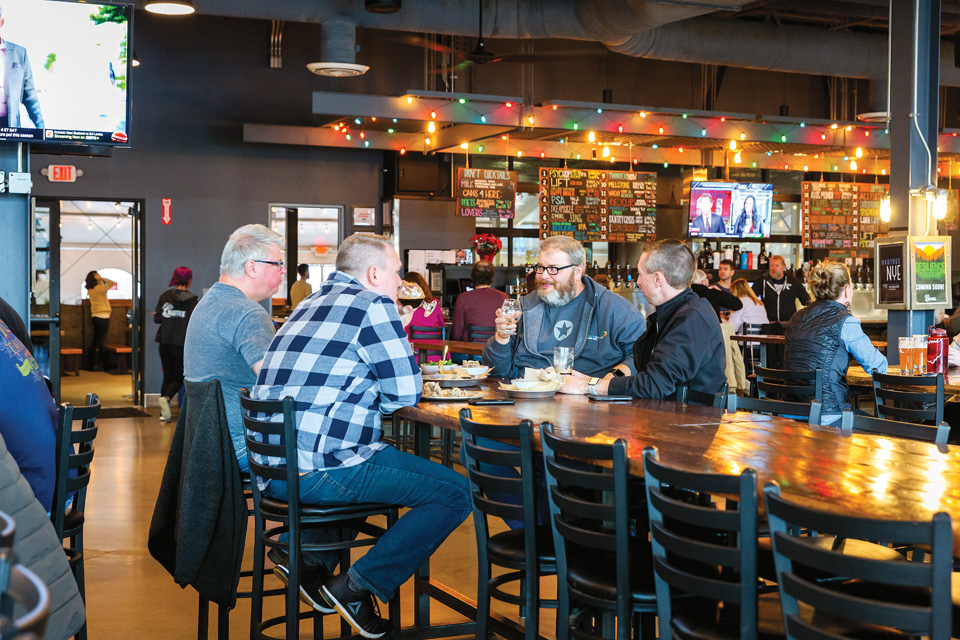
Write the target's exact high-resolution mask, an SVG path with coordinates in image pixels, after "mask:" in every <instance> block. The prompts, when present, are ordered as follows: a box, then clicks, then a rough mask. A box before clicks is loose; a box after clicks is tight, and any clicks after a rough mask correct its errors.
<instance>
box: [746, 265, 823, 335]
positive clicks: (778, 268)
mask: <svg viewBox="0 0 960 640" xmlns="http://www.w3.org/2000/svg"><path fill="white" fill-rule="evenodd" d="M753 292H754V293H755V294H757V297H758V298H760V300H762V301H763V306H764V308H766V310H767V319H768V320H770V322H771V323H784V322H789V321H790V318H792V317H793V314H794V313H796V312H797V300H799V301H800V304H802V305H803V306H806V305H808V304H810V295H809V294H808V293H807V290H806V288H804V286H803V284H802V283H801V282H800V281H799V280H797V279H796V278H794V277H792V276H790V275H787V273H786V265H785V264H784V262H783V257H782V256H770V271H769V272H768V273H767V275H765V276H763V277H762V278H760V279H759V280H757V281H756V282H755V283H754V284H753Z"/></svg>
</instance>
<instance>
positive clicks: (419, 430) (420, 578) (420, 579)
mask: <svg viewBox="0 0 960 640" xmlns="http://www.w3.org/2000/svg"><path fill="white" fill-rule="evenodd" d="M420 358H421V360H420V362H426V360H425V359H424V358H426V350H425V349H421V350H420ZM430 430H431V427H430V425H429V424H427V423H425V422H420V421H419V420H417V421H416V422H414V423H413V432H414V440H413V446H414V449H415V451H416V452H417V455H418V456H420V457H421V458H425V459H427V460H429V459H430ZM429 581H430V559H429V558H428V559H427V560H426V561H425V562H424V563H423V564H422V565H420V568H419V569H417V575H416V578H415V579H414V581H413V601H414V604H413V607H414V609H413V624H414V626H415V627H416V628H418V629H423V628H425V627H428V626H430V596H429V595H428V594H426V593H424V591H423V588H422V586H423V585H424V584H426V583H427V582H429Z"/></svg>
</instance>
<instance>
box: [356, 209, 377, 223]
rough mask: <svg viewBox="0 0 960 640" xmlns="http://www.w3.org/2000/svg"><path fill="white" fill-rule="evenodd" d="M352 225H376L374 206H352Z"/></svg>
mask: <svg viewBox="0 0 960 640" xmlns="http://www.w3.org/2000/svg"><path fill="white" fill-rule="evenodd" d="M353 226H355V227H375V226H377V208H376V207H354V208H353Z"/></svg>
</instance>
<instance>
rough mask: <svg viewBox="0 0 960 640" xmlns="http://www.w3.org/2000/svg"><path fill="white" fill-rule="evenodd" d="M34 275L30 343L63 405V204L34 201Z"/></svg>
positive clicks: (41, 367) (32, 212)
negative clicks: (61, 280)
mask: <svg viewBox="0 0 960 640" xmlns="http://www.w3.org/2000/svg"><path fill="white" fill-rule="evenodd" d="M31 216H32V220H33V257H32V261H33V267H32V269H31V272H32V273H33V284H32V292H33V293H32V295H31V298H30V322H29V325H30V340H31V341H32V342H33V343H34V344H33V350H34V354H33V355H34V357H35V358H36V359H37V362H38V364H39V365H40V370H41V371H43V375H45V376H47V377H48V378H49V379H50V382H51V384H52V386H53V395H54V398H55V399H56V401H57V403H58V404H59V402H60V362H61V360H60V336H61V331H62V328H61V322H60V201H59V200H52V199H47V198H32V199H31Z"/></svg>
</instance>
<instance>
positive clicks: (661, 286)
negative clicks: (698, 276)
mask: <svg viewBox="0 0 960 640" xmlns="http://www.w3.org/2000/svg"><path fill="white" fill-rule="evenodd" d="M695 269H696V260H695V259H694V257H693V254H692V253H691V252H690V249H689V248H688V247H687V246H686V245H685V244H683V243H682V242H680V241H679V240H673V239H667V240H660V241H658V242H654V243H652V244H649V245H647V247H646V248H645V249H644V250H643V255H641V256H640V260H639V262H637V283H638V284H640V286H641V287H642V288H643V295H644V296H646V298H647V300H648V301H649V302H650V304H652V305H654V306H655V307H656V312H655V313H653V314H651V315H650V316H649V317H648V318H647V330H646V332H645V333H644V334H643V335H642V336H640V338H639V340H637V342H636V344H635V345H634V347H633V359H634V364H635V366H636V370H637V373H636V375H632V376H624V377H621V378H613V379H611V380H600V379H599V378H595V377H594V378H588V377H587V376H585V375H582V374H578V373H577V372H574V374H573V375H572V376H569V377H568V379H567V381H566V382H565V383H564V385H563V388H562V389H561V390H560V391H561V392H562V393H590V394H592V395H631V396H634V397H637V398H668V397H670V396H672V395H673V394H674V393H675V392H676V390H677V387H678V386H680V385H687V386H688V387H689V388H690V389H691V390H693V391H701V392H704V393H716V392H718V391H720V390H721V389H722V387H723V383H724V382H725V381H726V377H725V374H724V370H725V368H726V356H725V355H724V348H723V335H722V334H721V332H720V323H719V322H717V316H716V313H715V312H714V311H713V307H711V306H710V303H709V302H707V301H706V300H705V299H703V298H700V297H699V296H697V294H695V293H694V292H693V291H691V290H690V280H691V278H693V273H694V270H695Z"/></svg>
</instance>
